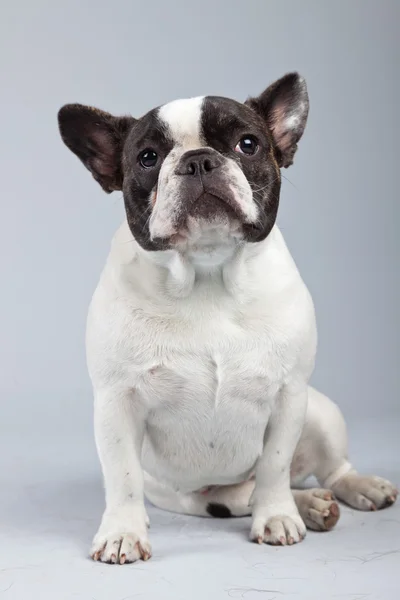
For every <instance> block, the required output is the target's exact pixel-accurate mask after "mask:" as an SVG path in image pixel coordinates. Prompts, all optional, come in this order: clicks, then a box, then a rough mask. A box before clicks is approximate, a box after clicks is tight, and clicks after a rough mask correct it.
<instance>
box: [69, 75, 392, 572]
mask: <svg viewBox="0 0 400 600" xmlns="http://www.w3.org/2000/svg"><path fill="white" fill-rule="evenodd" d="M307 116H308V94H307V88H306V83H305V81H304V79H302V78H301V77H300V76H299V75H297V74H296V73H292V74H289V75H286V76H285V77H283V78H282V79H280V80H279V81H277V82H275V83H274V84H273V85H271V86H270V87H268V88H267V89H266V90H265V91H264V92H263V93H262V94H261V95H260V96H258V97H255V98H250V99H249V100H247V101H246V102H245V103H244V104H241V103H239V102H236V101H234V100H229V99H226V98H220V97H208V96H207V97H200V98H192V99H188V100H177V101H175V102H171V103H169V104H166V105H165V106H162V107H160V108H156V109H154V110H151V111H150V112H149V113H147V114H146V115H144V116H143V117H141V118H133V117H129V116H125V117H114V116H112V115H111V114H109V113H106V112H103V111H101V110H98V109H95V108H91V107H88V106H82V105H79V104H70V105H66V106H64V107H63V108H62V109H61V110H60V112H59V126H60V132H61V136H62V138H63V140H64V142H65V144H66V145H67V146H68V148H70V149H71V150H72V151H73V152H74V153H75V154H76V155H77V156H78V157H79V158H80V160H81V161H82V162H83V164H84V165H85V166H86V167H87V169H88V170H89V171H90V172H91V173H92V175H93V177H94V179H95V180H96V181H97V182H98V183H99V184H100V185H101V186H102V188H103V189H104V190H105V191H106V192H112V191H113V190H119V191H122V193H123V198H124V203H125V210H126V219H125V220H124V222H123V224H122V225H121V227H120V229H119V230H118V231H117V233H116V235H115V237H114V239H113V241H112V246H111V251H110V255H109V257H108V260H107V263H106V266H105V268H104V270H103V273H102V275H101V279H100V282H99V284H98V287H97V289H96V291H95V293H94V296H93V300H92V303H91V307H90V310H89V316H88V327H87V357H88V365H89V372H90V376H91V380H92V383H93V389H94V410H95V436H96V443H97V448H98V453H99V457H100V461H101V465H102V469H103V475H104V481H105V492H106V509H105V512H104V515H103V518H102V521H101V524H100V527H99V530H98V532H97V534H96V535H95V538H94V541H93V546H92V549H91V555H92V557H93V558H94V559H95V560H100V561H104V562H110V563H121V564H122V563H128V562H133V561H135V560H138V559H143V560H146V559H147V558H149V557H150V556H151V546H150V542H149V536H148V525H149V521H148V517H147V513H146V509H145V503H144V497H145V496H147V498H148V499H149V501H150V502H151V503H153V504H154V505H156V506H158V507H161V508H164V509H165V510H169V511H176V512H182V513H188V514H193V515H200V516H204V517H207V516H213V517H230V516H243V515H248V514H251V515H252V525H251V530H250V538H251V540H253V541H256V542H258V543H262V542H266V543H269V544H283V545H284V544H293V543H296V542H299V541H301V540H302V539H303V538H304V536H305V534H306V528H310V529H314V530H320V531H323V530H327V529H330V528H332V527H333V526H334V525H335V523H336V522H337V520H338V518H339V507H338V504H337V503H336V501H335V499H334V496H333V494H335V496H336V497H337V498H338V499H339V500H343V501H344V502H346V503H347V504H349V505H351V506H353V507H354V508H358V509H361V510H376V509H379V508H384V507H385V506H388V505H389V504H392V503H393V502H394V501H395V499H396V495H397V492H396V490H395V488H394V487H393V485H392V484H391V483H390V482H389V481H386V480H384V479H381V478H379V477H375V476H362V475H359V474H358V473H357V472H356V471H355V470H354V469H353V467H352V466H351V464H350V462H349V460H348V457H347V438H346V428H345V423H344V420H343V417H342V415H341V413H340V411H339V409H338V407H337V406H336V405H335V404H334V403H333V402H332V401H331V400H329V399H328V398H326V397H325V396H323V395H322V394H321V393H319V392H317V391H316V390H315V389H313V388H311V387H309V385H308V382H309V378H310V375H311V373H312V370H313V366H314V357H315V350H316V325H315V317H314V308H313V303H312V300H311V297H310V294H309V293H308V290H307V288H306V286H305V285H304V283H303V281H302V279H301V277H300V275H299V272H298V270H297V268H296V266H295V264H294V262H293V260H292V258H291V256H290V254H289V251H288V249H287V247H286V245H285V242H284V240H283V238H282V235H281V233H280V231H279V230H278V228H277V226H276V225H275V220H276V215H277V210H278V204H279V194H280V182H281V174H280V170H281V168H283V167H288V166H289V165H291V164H292V162H293V159H294V155H295V152H296V150H297V144H298V142H299V141H300V139H301V137H302V135H303V132H304V128H305V125H306V121H307ZM311 474H313V475H315V476H316V478H317V479H318V482H319V483H320V485H321V488H318V489H311V490H307V491H299V490H296V489H293V487H295V486H296V484H298V483H299V482H301V481H302V480H304V479H305V478H306V477H308V476H309V475H311Z"/></svg>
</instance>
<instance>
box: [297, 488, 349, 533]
mask: <svg viewBox="0 0 400 600" xmlns="http://www.w3.org/2000/svg"><path fill="white" fill-rule="evenodd" d="M295 494H296V495H295V499H296V504H297V508H298V509H299V512H300V515H301V518H302V519H303V521H304V522H305V524H306V526H307V527H308V529H313V530H314V531H329V530H330V529H333V527H335V525H336V523H337V522H338V520H339V517H340V509H339V505H338V503H337V502H336V501H335V499H334V497H333V494H332V492H331V491H329V490H323V489H319V488H315V489H310V490H299V491H296V492H295Z"/></svg>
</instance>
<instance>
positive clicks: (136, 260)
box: [110, 222, 283, 298]
mask: <svg viewBox="0 0 400 600" xmlns="http://www.w3.org/2000/svg"><path fill="white" fill-rule="evenodd" d="M217 233H218V232H217V230H215V231H210V232H208V235H204V236H202V237H201V238H199V239H198V240H196V243H194V244H193V243H190V244H188V245H186V246H185V245H183V246H182V247H181V248H180V249H179V250H165V251H162V252H148V251H146V250H144V249H143V248H142V247H141V246H140V245H139V244H138V243H137V242H136V240H135V239H134V238H133V236H132V233H131V232H130V230H129V227H128V224H127V223H126V222H124V223H123V225H122V226H121V227H120V229H119V230H118V231H117V233H116V235H115V237H114V240H113V243H112V250H111V255H110V260H111V263H112V265H111V266H112V270H113V271H114V273H115V275H116V276H117V279H118V282H119V284H122V285H123V287H124V289H125V290H126V291H128V290H129V288H130V287H131V286H134V287H135V289H137V288H138V286H139V287H141V288H142V289H143V292H145V293H146V295H148V296H154V295H155V294H161V295H166V296H169V297H171V298H187V297H189V296H190V294H191V293H192V291H193V289H194V287H195V285H196V282H197V283H198V282H202V283H204V282H205V283H207V282H210V284H213V283H215V282H218V283H219V284H220V285H222V286H223V287H224V288H225V289H226V291H227V292H228V293H230V294H232V295H234V296H240V295H242V294H243V293H245V295H246V296H248V295H249V293H251V290H250V289H249V280H250V281H251V280H253V281H254V278H257V277H258V276H260V277H262V278H263V277H264V276H267V271H268V265H267V264H266V262H265V259H266V257H267V255H268V254H269V248H270V247H271V246H274V245H275V243H276V241H277V240H278V241H279V240H280V239H281V236H280V233H279V231H278V230H277V228H276V227H275V228H274V229H273V230H272V232H271V233H270V235H269V236H268V238H267V239H266V240H264V241H263V242H259V243H244V242H241V241H239V240H238V239H237V238H235V237H234V236H232V237H229V236H228V237H227V238H226V242H225V243H221V241H220V239H219V240H218V238H217ZM282 241H283V240H282ZM261 255H262V257H263V259H262V262H263V272H262V273H261V272H258V268H257V267H258V263H260V261H259V260H258V259H259V258H260V257H261ZM254 269H255V271H257V274H256V272H255V271H254ZM250 285H251V284H250Z"/></svg>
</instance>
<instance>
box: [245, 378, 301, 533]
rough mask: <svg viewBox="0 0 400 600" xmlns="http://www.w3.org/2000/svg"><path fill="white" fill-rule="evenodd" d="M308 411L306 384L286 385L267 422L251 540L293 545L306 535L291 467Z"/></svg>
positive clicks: (254, 504)
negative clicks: (294, 495)
mask: <svg viewBox="0 0 400 600" xmlns="http://www.w3.org/2000/svg"><path fill="white" fill-rule="evenodd" d="M306 409H307V385H306V384H305V383H304V385H303V384H299V383H295V384H289V385H285V386H284V387H283V389H282V391H281V392H280V394H279V397H278V398H277V400H276V404H275V406H274V409H273V412H272V414H271V417H270V420H269V422H268V427H267V431H266V435H265V439H264V450H263V453H262V456H261V457H260V459H259V461H258V463H257V467H256V487H255V490H254V493H253V496H252V500H251V504H252V513H253V524H252V528H251V539H252V540H253V541H255V542H258V543H260V544H261V543H262V542H266V543H268V544H282V545H285V544H294V543H296V542H299V541H301V540H302V539H303V538H304V536H305V533H306V527H305V525H304V522H303V521H302V519H301V517H300V515H299V512H298V510H297V507H296V504H295V502H294V498H293V494H292V492H291V489H290V465H291V461H292V458H293V454H294V451H295V449H296V446H297V443H298V441H299V438H300V434H301V431H302V428H303V424H304V420H305V415H306Z"/></svg>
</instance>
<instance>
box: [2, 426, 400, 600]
mask: <svg viewBox="0 0 400 600" xmlns="http://www.w3.org/2000/svg"><path fill="white" fill-rule="evenodd" d="M373 426H374V429H376V426H377V423H376V422H375V423H374V424H372V423H365V424H363V427H361V426H358V427H357V428H355V430H354V431H353V432H352V433H353V434H354V436H355V437H354V441H353V444H352V446H353V454H354V455H356V457H357V458H358V459H359V460H358V466H361V467H364V470H365V467H367V466H368V467H370V468H368V469H366V470H367V471H370V472H372V471H375V472H376V473H377V474H381V475H382V476H384V477H387V478H390V479H392V480H393V481H395V482H396V483H399V482H400V465H399V459H398V457H399V456H400V452H399V441H398V435H397V431H398V429H399V428H398V423H396V422H393V421H391V422H387V423H379V435H376V434H375V435H374V436H372V434H371V431H372V427H373ZM361 432H363V433H361ZM371 440H372V443H371ZM67 448H68V449H69V450H72V452H70V453H69V455H68V454H67ZM355 462H356V461H355ZM0 468H1V471H0V473H1V486H0V518H1V523H0V525H1V529H0V598H4V599H5V600H130V599H131V598H132V599H133V598H144V599H146V600H147V599H149V600H152V599H154V600H164V599H165V600H168V599H171V600H172V599H173V600H191V599H193V600H197V599H198V600H200V599H201V600H208V599H211V600H212V599H223V598H244V599H245V600H259V599H260V598H262V599H263V600H264V599H265V600H274V599H275V600H279V599H280V598H288V600H290V599H291V598H293V600H302V599H304V600H313V599H318V600H328V599H337V600H340V599H343V600H392V599H393V600H397V599H398V598H400V504H397V505H396V506H394V507H392V508H389V509H386V510H384V511H381V512H379V513H367V514H363V513H358V512H356V511H352V510H350V509H347V508H345V507H343V509H342V517H341V519H340V521H339V523H338V526H337V527H336V529H335V530H334V531H332V532H329V533H325V534H323V533H311V532H310V533H309V534H308V536H307V538H306V539H305V541H304V542H303V543H301V544H300V545H298V546H293V547H284V548H274V547H269V546H260V547H259V546H256V545H254V544H251V543H250V542H248V540H247V536H248V530H249V524H250V520H249V519H232V520H214V519H197V518H193V517H184V516H180V515H173V514H168V513H165V512H162V511H160V510H156V509H153V508H151V507H150V509H149V513H150V518H151V542H152V545H153V551H154V556H153V558H152V560H151V561H149V562H147V563H143V562H141V563H137V564H135V565H124V566H109V565H102V564H100V563H94V562H92V561H91V560H89V559H88V558H87V552H88V548H89V544H90V541H91V537H92V535H93V534H94V532H95V530H96V527H97V525H98V522H99V518H100V515H101V511H102V507H103V493H102V487H101V479H100V474H99V469H98V465H97V459H96V455H95V451H94V448H93V444H92V440H91V439H90V435H85V436H82V435H79V436H77V437H76V438H74V439H69V440H68V441H67V440H66V439H65V438H64V437H63V436H61V437H58V438H57V439H49V438H48V433H47V432H43V433H42V434H41V435H39V434H36V435H35V437H32V438H27V437H24V436H18V435H16V434H15V432H14V433H13V432H9V433H8V434H7V435H3V436H2V439H1V447H0Z"/></svg>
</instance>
